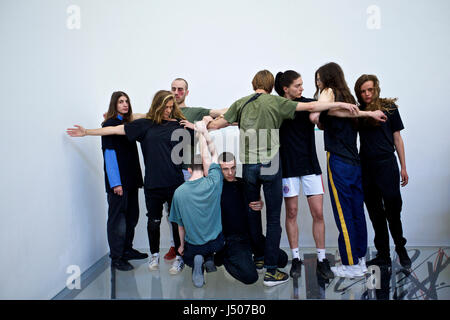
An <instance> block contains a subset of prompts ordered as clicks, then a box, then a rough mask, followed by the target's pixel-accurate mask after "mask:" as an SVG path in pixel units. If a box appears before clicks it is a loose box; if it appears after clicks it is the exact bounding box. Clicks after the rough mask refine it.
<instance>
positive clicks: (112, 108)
mask: <svg viewBox="0 0 450 320" xmlns="http://www.w3.org/2000/svg"><path fill="white" fill-rule="evenodd" d="M120 97H126V98H127V100H128V112H127V113H126V114H124V115H123V121H124V122H130V120H131V115H132V114H133V111H132V110H131V101H130V97H128V95H127V94H126V93H125V92H123V91H114V92H113V93H112V95H111V100H110V101H109V108H108V112H106V116H105V121H103V122H102V125H103V123H105V122H106V120H109V119H115V118H116V117H117V115H118V112H117V103H118V102H119V99H120Z"/></svg>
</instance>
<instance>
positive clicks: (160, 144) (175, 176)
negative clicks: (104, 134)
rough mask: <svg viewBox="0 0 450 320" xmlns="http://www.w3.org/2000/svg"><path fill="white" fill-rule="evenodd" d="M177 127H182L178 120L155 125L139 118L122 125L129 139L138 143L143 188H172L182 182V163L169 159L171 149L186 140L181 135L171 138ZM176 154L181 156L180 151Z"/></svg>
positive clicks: (150, 121) (164, 121)
mask: <svg viewBox="0 0 450 320" xmlns="http://www.w3.org/2000/svg"><path fill="white" fill-rule="evenodd" d="M177 129H181V130H185V129H183V127H182V126H180V124H179V123H178V121H166V120H163V121H162V123H161V124H159V125H158V124H156V123H154V122H153V121H152V120H149V119H139V120H135V121H133V122H130V123H127V124H125V133H126V135H127V137H128V139H129V140H130V141H139V142H140V143H141V148H142V155H143V156H144V162H145V177H144V185H145V188H147V189H152V188H165V187H172V186H177V185H181V184H182V183H183V182H184V177H183V172H182V171H181V165H182V164H181V163H180V164H175V163H174V162H173V161H172V158H171V153H172V149H173V148H174V147H175V146H176V145H177V144H178V143H180V142H183V143H186V142H187V141H186V140H185V139H183V138H182V137H180V138H179V140H178V141H171V137H172V133H173V132H174V131H175V130H177ZM190 131H193V130H190ZM191 136H192V135H191ZM180 149H181V150H182V148H180ZM179 155H180V156H182V151H181V152H180V153H179Z"/></svg>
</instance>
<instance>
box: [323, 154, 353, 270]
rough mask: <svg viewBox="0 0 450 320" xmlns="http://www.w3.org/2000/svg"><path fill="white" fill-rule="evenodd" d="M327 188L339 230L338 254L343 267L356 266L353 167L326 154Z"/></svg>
mask: <svg viewBox="0 0 450 320" xmlns="http://www.w3.org/2000/svg"><path fill="white" fill-rule="evenodd" d="M327 158H328V188H329V190H330V199H331V205H332V208H333V214H334V219H335V221H336V226H337V228H338V230H339V238H338V244H339V252H340V255H341V260H342V264H343V265H353V264H358V256H357V255H356V252H357V247H356V239H355V229H354V221H353V214H352V200H351V197H352V192H351V189H350V186H349V181H351V176H352V170H353V169H354V168H353V166H351V165H349V164H347V163H345V162H343V161H340V160H339V159H338V158H337V156H335V155H333V154H330V153H329V152H328V153H327Z"/></svg>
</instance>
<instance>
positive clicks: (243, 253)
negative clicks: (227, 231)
mask: <svg viewBox="0 0 450 320" xmlns="http://www.w3.org/2000/svg"><path fill="white" fill-rule="evenodd" d="M223 264H224V266H225V269H226V270H227V271H228V273H229V274H231V276H232V277H233V278H235V279H236V280H238V281H240V282H242V283H244V284H252V283H255V282H256V281H257V280H258V272H257V271H256V267H255V264H254V262H253V258H252V251H251V246H250V242H249V241H246V240H240V239H237V240H231V241H227V244H226V246H225V253H224V261H223Z"/></svg>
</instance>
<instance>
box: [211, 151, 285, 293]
mask: <svg viewBox="0 0 450 320" xmlns="http://www.w3.org/2000/svg"><path fill="white" fill-rule="evenodd" d="M219 164H220V167H221V169H222V174H223V176H224V181H223V188H222V197H221V211H222V229H223V231H222V232H223V234H224V237H225V247H224V248H223V249H222V250H221V251H220V252H218V253H217V254H216V256H215V259H214V260H215V263H216V265H218V266H219V265H222V264H223V265H224V267H225V269H226V270H227V271H228V273H229V274H230V275H231V276H233V277H234V278H235V279H237V280H238V281H240V282H242V283H244V284H253V283H255V282H256V281H257V280H258V272H257V271H258V270H263V265H264V244H265V240H266V239H265V237H264V235H263V234H262V228H261V234H260V235H259V237H258V238H259V239H260V240H261V243H260V244H258V245H256V244H252V242H251V237H250V228H249V222H248V209H247V203H248V202H247V200H246V198H245V193H244V188H245V183H244V180H243V179H241V178H237V177H236V160H235V158H234V156H233V154H231V153H229V152H224V153H222V154H221V155H220V156H219ZM249 206H250V207H251V209H252V210H254V211H261V210H262V208H263V206H264V202H263V201H261V200H260V201H254V202H250V204H249ZM252 255H254V257H255V259H254V258H252ZM287 262H288V256H287V254H286V252H284V251H283V250H281V249H280V251H279V254H278V268H284V267H285V266H286V265H287ZM286 281H287V280H286ZM264 284H265V285H266V286H273V285H274V284H278V282H272V281H270V280H268V279H265V280H264Z"/></svg>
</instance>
